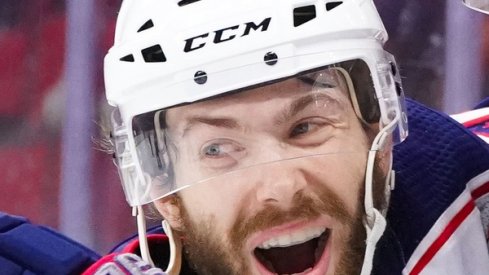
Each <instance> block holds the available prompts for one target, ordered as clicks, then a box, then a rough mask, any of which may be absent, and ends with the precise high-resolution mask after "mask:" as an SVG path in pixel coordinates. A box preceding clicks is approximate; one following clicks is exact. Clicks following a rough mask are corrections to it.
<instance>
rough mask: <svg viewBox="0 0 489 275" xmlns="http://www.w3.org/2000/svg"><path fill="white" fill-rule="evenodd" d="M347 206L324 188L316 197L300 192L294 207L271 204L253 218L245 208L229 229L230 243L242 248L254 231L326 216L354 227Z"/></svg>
mask: <svg viewBox="0 0 489 275" xmlns="http://www.w3.org/2000/svg"><path fill="white" fill-rule="evenodd" d="M345 206H346V204H345V202H343V201H342V200H341V199H340V198H339V197H338V196H337V195H336V194H335V193H334V192H333V191H331V190H330V189H328V188H327V187H323V188H321V190H319V191H318V192H317V193H316V195H315V196H314V197H312V196H308V195H305V194H304V193H303V192H299V193H297V194H295V195H294V198H293V202H292V206H291V207H290V208H289V209H282V208H280V207H278V206H276V205H269V206H267V207H266V208H264V209H262V210H260V211H259V212H257V213H256V214H254V215H253V216H251V217H247V216H246V214H245V212H246V209H243V210H241V211H240V212H239V213H238V215H237V218H236V222H235V223H234V225H233V228H232V229H231V230H230V236H229V238H230V243H231V245H232V246H233V247H236V248H238V249H241V248H242V247H243V245H244V242H243V240H245V239H247V238H248V237H249V236H250V235H252V234H253V233H255V232H259V231H262V230H265V229H267V228H271V227H275V226H279V225H282V224H285V223H288V222H292V221H297V220H314V219H316V218H319V217H320V216H321V215H323V214H327V215H329V216H330V217H332V218H334V219H336V220H338V221H339V222H340V223H343V224H351V223H353V222H354V217H353V215H352V214H350V213H349V212H348V210H347V209H346V208H345Z"/></svg>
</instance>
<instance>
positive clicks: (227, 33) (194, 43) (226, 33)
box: [183, 17, 272, 53]
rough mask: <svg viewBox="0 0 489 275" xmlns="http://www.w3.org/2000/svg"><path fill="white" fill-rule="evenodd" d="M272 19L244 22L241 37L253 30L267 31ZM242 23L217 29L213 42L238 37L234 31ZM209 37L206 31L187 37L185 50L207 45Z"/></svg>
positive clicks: (216, 42)
mask: <svg viewBox="0 0 489 275" xmlns="http://www.w3.org/2000/svg"><path fill="white" fill-rule="evenodd" d="M271 20H272V18H271V17H268V18H265V19H264V20H263V21H262V22H261V23H259V24H255V23H254V22H248V23H244V31H243V34H242V35H241V37H243V36H247V35H249V34H250V33H251V31H252V30H253V31H257V30H260V31H262V32H264V31H267V29H268V26H269V25H270V21H271ZM239 27H240V25H235V26H231V27H227V28H224V29H220V30H217V31H214V32H213V34H214V39H213V40H212V42H213V43H214V44H219V43H222V42H226V41H229V40H233V39H234V38H235V37H236V32H233V31H234V30H237V29H239ZM207 37H209V33H204V34H201V35H198V36H194V37H192V38H189V39H185V48H184V49H183V51H184V52H186V53H188V52H191V51H195V50H198V49H201V48H203V47H204V46H205V44H206V43H207V42H204V41H206V39H205V38H207Z"/></svg>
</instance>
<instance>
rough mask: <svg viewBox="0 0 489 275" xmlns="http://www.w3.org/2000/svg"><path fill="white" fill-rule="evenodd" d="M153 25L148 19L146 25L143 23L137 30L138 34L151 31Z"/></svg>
mask: <svg viewBox="0 0 489 275" xmlns="http://www.w3.org/2000/svg"><path fill="white" fill-rule="evenodd" d="M154 26H155V25H154V24H153V20H151V19H149V20H148V21H146V23H144V24H143V25H142V26H141V28H139V30H138V32H142V31H145V30H147V29H151V28H152V27H154Z"/></svg>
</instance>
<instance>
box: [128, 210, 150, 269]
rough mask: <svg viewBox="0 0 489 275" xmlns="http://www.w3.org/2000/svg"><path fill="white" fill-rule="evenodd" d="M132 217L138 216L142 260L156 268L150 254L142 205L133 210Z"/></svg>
mask: <svg viewBox="0 0 489 275" xmlns="http://www.w3.org/2000/svg"><path fill="white" fill-rule="evenodd" d="M132 215H133V216H136V221H137V225H138V238H139V249H140V251H141V258H143V260H144V261H146V262H147V263H149V264H150V265H151V266H154V263H153V261H152V260H151V255H150V254H149V248H148V239H147V238H146V219H145V217H144V210H143V207H142V206H141V205H138V206H135V207H133V208H132Z"/></svg>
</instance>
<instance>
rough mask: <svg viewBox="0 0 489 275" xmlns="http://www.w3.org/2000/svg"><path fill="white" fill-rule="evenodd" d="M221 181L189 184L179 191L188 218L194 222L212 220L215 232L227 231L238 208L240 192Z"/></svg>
mask: <svg viewBox="0 0 489 275" xmlns="http://www.w3.org/2000/svg"><path fill="white" fill-rule="evenodd" d="M231 189H232V188H231V187H230V186H228V185H227V184H225V183H222V182H209V183H202V184H198V185H194V186H191V187H189V188H187V189H185V190H182V191H180V192H179V194H180V197H181V199H182V202H183V205H184V207H185V209H186V211H187V214H188V216H189V218H190V219H191V220H192V221H193V222H194V223H195V222H196V223H199V222H208V221H212V223H213V224H212V228H213V229H215V231H216V232H228V231H229V229H230V228H231V226H232V224H233V222H235V217H236V215H237V213H236V211H237V210H238V209H239V206H238V203H239V200H240V198H238V195H239V194H240V192H238V191H236V190H231Z"/></svg>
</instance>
